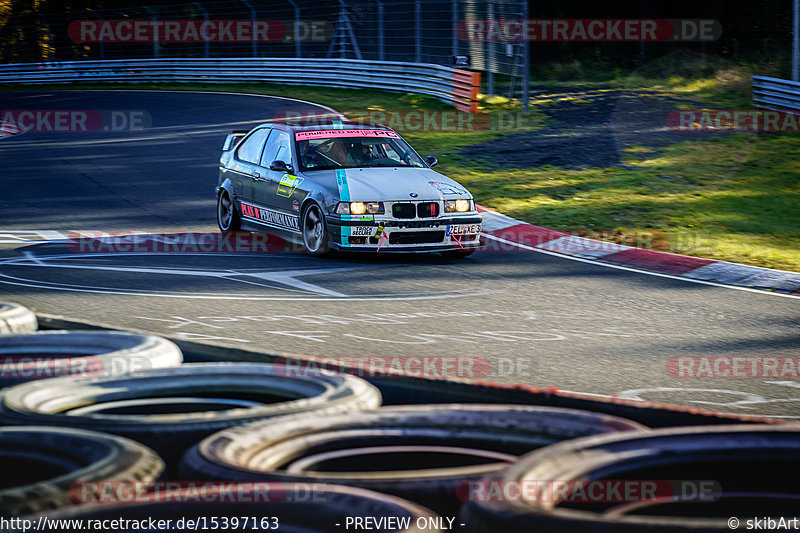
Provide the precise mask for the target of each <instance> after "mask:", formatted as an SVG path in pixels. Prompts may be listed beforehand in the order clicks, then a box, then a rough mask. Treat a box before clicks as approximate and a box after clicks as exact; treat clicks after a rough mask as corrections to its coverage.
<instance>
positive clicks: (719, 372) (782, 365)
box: [666, 355, 800, 379]
mask: <svg viewBox="0 0 800 533" xmlns="http://www.w3.org/2000/svg"><path fill="white" fill-rule="evenodd" d="M666 370H667V374H668V375H669V376H670V377H673V378H705V379H719V378H721V379H769V378H783V379H785V378H789V379H800V356H793V357H792V356H766V355H763V356H762V355H712V356H676V357H670V358H669V359H667V364H666Z"/></svg>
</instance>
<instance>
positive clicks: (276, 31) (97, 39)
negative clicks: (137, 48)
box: [67, 19, 333, 43]
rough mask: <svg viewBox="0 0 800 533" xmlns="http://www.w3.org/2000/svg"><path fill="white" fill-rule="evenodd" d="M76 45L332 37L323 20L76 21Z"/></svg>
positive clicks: (72, 26)
mask: <svg viewBox="0 0 800 533" xmlns="http://www.w3.org/2000/svg"><path fill="white" fill-rule="evenodd" d="M67 34H68V35H69V37H70V39H71V40H72V41H73V42H76V43H144V42H166V43H190V42H215V43H249V42H259V43H281V42H286V41H291V42H295V41H301V42H314V43H323V42H328V41H330V39H331V37H332V36H333V25H332V24H331V23H330V22H328V21H325V20H297V21H294V20H293V21H284V20H250V19H246V20H231V19H214V20H192V19H186V20H150V19H119V20H91V19H85V20H75V21H72V22H71V23H70V25H69V27H68V28H67Z"/></svg>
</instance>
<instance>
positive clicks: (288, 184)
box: [277, 174, 303, 198]
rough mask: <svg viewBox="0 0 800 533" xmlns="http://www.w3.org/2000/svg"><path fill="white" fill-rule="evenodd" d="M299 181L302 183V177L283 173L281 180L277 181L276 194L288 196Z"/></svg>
mask: <svg viewBox="0 0 800 533" xmlns="http://www.w3.org/2000/svg"><path fill="white" fill-rule="evenodd" d="M301 183H303V178H299V177H297V176H292V175H291V174H284V175H283V177H282V178H281V181H280V182H278V191H277V194H278V196H283V197H284V198H289V197H290V196H291V195H292V193H293V192H294V190H295V189H296V188H297V186H298V185H300V184H301Z"/></svg>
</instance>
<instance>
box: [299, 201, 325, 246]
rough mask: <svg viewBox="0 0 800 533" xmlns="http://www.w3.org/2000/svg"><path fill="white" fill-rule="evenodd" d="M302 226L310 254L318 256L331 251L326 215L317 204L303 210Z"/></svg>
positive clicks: (304, 239)
mask: <svg viewBox="0 0 800 533" xmlns="http://www.w3.org/2000/svg"><path fill="white" fill-rule="evenodd" d="M300 228H301V229H302V231H303V246H304V247H305V249H306V253H307V254H308V255H311V256H315V257H318V256H322V255H326V254H327V253H329V252H330V251H331V247H330V245H329V244H328V228H327V225H326V224H325V215H323V214H322V210H321V209H320V208H319V206H318V205H317V204H311V205H309V206H308V207H307V208H306V209H305V210H304V211H303V219H302V221H301V224H300Z"/></svg>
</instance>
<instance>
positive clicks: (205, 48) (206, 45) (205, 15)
mask: <svg viewBox="0 0 800 533" xmlns="http://www.w3.org/2000/svg"><path fill="white" fill-rule="evenodd" d="M192 4H194V5H195V6H197V9H199V10H200V11H202V12H203V23H205V24H206V27H208V26H207V23H208V11H206V8H204V7H203V6H202V5H200V3H198V2H192ZM208 48H209V42H208V39H203V57H208V55H209V54H208Z"/></svg>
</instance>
